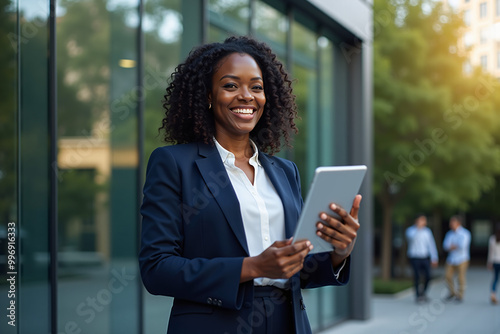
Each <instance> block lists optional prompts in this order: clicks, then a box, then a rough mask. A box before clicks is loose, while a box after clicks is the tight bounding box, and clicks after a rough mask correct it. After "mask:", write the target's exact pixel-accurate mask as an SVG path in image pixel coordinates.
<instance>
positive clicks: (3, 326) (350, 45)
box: [0, 0, 372, 334]
mask: <svg viewBox="0 0 500 334" xmlns="http://www.w3.org/2000/svg"><path fill="white" fill-rule="evenodd" d="M371 17H372V4H371V1H354V0H351V1H322V0H316V1H312V0H311V1H306V0H293V1H292V0H281V1H280V0H128V1H124V0H57V1H56V0H0V56H1V59H0V75H1V78H2V80H1V82H0V85H1V88H0V120H1V121H0V147H1V149H0V193H1V195H0V247H1V253H0V268H1V271H0V279H1V281H0V294H1V296H0V310H1V311H0V313H1V317H0V332H1V333H27V334H29V333H57V334H62V333H65V334H73V333H93V334H101V333H102V334H111V333H120V334H122V333H134V334H135V333H164V332H165V329H166V326H167V323H168V313H169V308H170V306H171V303H172V300H171V298H169V297H161V296H152V295H149V294H148V293H147V292H145V290H144V289H143V287H142V283H141V280H140V276H139V272H138V264H137V252H138V247H139V231H140V214H139V205H140V203H141V200H142V197H141V196H142V194H141V192H142V184H143V182H144V169H145V168H144V166H145V164H146V163H147V159H148V157H149V154H150V153H151V151H152V150H153V149H154V148H156V147H158V146H161V145H163V143H162V142H161V140H160V139H161V135H159V134H158V128H159V126H160V125H161V119H162V117H163V111H162V107H161V103H162V102H161V101H162V99H163V94H164V91H165V88H166V82H167V80H168V78H169V76H170V74H171V73H172V72H173V70H174V69H175V67H176V66H177V65H178V64H179V63H180V62H182V60H183V59H184V58H185V57H186V56H187V54H188V53H189V51H190V50H191V49H192V48H193V47H194V46H197V45H200V44H201V43H205V42H213V41H222V40H223V39H225V38H226V37H228V36H230V35H252V36H254V37H256V38H257V39H259V40H261V41H264V42H266V43H268V44H269V45H270V46H271V47H272V49H273V50H274V51H275V52H276V53H277V55H278V57H279V58H280V60H281V61H282V62H283V63H284V64H285V66H286V68H287V69H288V71H289V72H290V73H291V75H292V77H293V78H294V92H295V94H296V96H297V104H298V107H299V114H300V117H301V118H300V120H299V121H298V124H297V125H298V127H299V130H300V131H299V133H298V135H296V137H295V139H294V148H293V149H288V150H285V151H282V152H280V155H282V156H283V157H286V158H289V159H291V160H293V161H295V162H296V163H297V165H298V167H299V170H300V172H301V176H302V182H303V188H304V189H307V185H308V183H309V182H310V180H311V177H312V173H313V171H314V168H315V167H316V166H319V165H345V164H367V165H368V166H369V167H370V166H371V161H372V159H371V153H372V151H371V133H372V132H371V116H370V114H371V106H370V105H371V79H370V76H371V37H372V36H371V28H370V27H371V19H372V18H371ZM370 184H371V176H370V174H369V175H368V176H367V178H366V179H365V182H364V185H363V188H362V194H363V195H364V197H365V199H364V201H363V208H362V211H361V213H360V215H361V216H360V220H361V221H362V222H363V229H362V231H361V232H360V236H359V240H358V243H357V246H356V247H357V248H356V250H355V254H354V256H353V259H354V260H353V265H352V270H351V282H350V283H349V285H347V286H346V287H324V288H319V289H312V290H304V292H303V294H304V299H305V302H306V305H307V309H308V315H309V319H310V322H311V325H312V327H313V330H314V331H316V332H318V331H320V330H322V329H324V328H327V327H329V326H332V325H334V324H335V323H337V322H339V321H341V320H344V319H348V318H358V319H363V318H367V317H369V316H370V311H369V305H368V304H369V303H368V299H369V295H370V292H371V291H370V289H371V286H370V277H371V272H370V270H371V269H370V268H371V267H370V262H371V261H370V259H371V256H370V252H371V237H370V235H371V216H372V207H371V203H370V195H369V194H370V192H371V187H370ZM305 195H306V194H304V196H305ZM165 284H168V282H165Z"/></svg>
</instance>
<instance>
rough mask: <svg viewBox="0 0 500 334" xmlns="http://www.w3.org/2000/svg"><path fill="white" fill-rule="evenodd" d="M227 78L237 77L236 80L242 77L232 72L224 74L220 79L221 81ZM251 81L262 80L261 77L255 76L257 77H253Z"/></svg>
mask: <svg viewBox="0 0 500 334" xmlns="http://www.w3.org/2000/svg"><path fill="white" fill-rule="evenodd" d="M225 78H229V79H235V80H239V79H240V77H238V76H236V75H232V74H226V75H224V76H223V77H222V78H220V80H219V81H221V80H222V79H225ZM250 80H251V81H256V80H262V78H261V77H255V78H251V79H250Z"/></svg>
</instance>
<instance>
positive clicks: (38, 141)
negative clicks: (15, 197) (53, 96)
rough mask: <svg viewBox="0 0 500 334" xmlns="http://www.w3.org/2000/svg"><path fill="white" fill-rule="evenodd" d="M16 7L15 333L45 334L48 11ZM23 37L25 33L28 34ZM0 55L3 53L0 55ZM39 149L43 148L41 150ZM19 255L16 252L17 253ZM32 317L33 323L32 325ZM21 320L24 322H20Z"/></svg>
mask: <svg viewBox="0 0 500 334" xmlns="http://www.w3.org/2000/svg"><path fill="white" fill-rule="evenodd" d="M18 5H19V8H18V10H19V31H18V35H17V34H16V40H17V38H19V39H20V40H19V44H18V47H19V50H18V51H19V56H20V58H19V62H20V63H19V65H20V67H19V74H18V77H19V84H20V87H19V95H20V99H19V101H20V104H19V110H18V112H19V121H20V123H19V131H20V133H19V135H20V136H19V179H20V189H19V198H20V202H19V209H20V210H19V212H20V214H21V216H20V217H19V220H20V221H19V226H18V232H19V239H20V244H19V245H20V246H21V245H22V269H21V268H19V270H20V271H21V273H22V275H20V276H19V278H20V280H19V282H18V283H19V294H18V300H17V303H18V306H19V308H18V311H19V318H18V330H19V332H20V333H48V332H49V331H50V318H51V310H50V307H49V306H50V301H51V299H50V280H49V263H50V261H49V234H48V231H49V213H50V207H51V204H53V203H51V202H50V200H49V197H50V196H48V194H50V181H49V179H48V175H49V170H50V169H49V168H51V161H50V157H49V150H48V146H47V145H46V144H45V143H48V141H49V140H48V139H49V126H48V119H49V110H48V98H49V90H48V87H47V82H48V75H49V73H48V68H47V64H48V50H49V45H48V38H47V36H48V18H49V12H48V10H47V8H48V6H47V3H46V1H45V0H35V1H29V2H24V1H20V2H19V3H18ZM28 32H29V33H28ZM0 52H3V50H2V51H0ZM44 144H45V145H44ZM18 250H19V252H18V255H19V256H20V255H21V254H20V253H21V252H20V251H21V248H19V249H18ZM34 314H36V321H30V319H31V320H32V319H34V316H33V315H34ZM23 317H24V319H25V320H24V321H23V320H21V319H23Z"/></svg>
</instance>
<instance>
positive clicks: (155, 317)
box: [143, 0, 197, 333]
mask: <svg viewBox="0 0 500 334" xmlns="http://www.w3.org/2000/svg"><path fill="white" fill-rule="evenodd" d="M186 12H187V15H191V14H192V12H197V10H196V11H195V8H193V6H192V3H191V2H189V3H188V2H187V1H182V0H166V1H165V0H163V1H161V2H160V3H159V2H158V1H155V0H147V1H146V2H145V11H144V39H145V43H144V44H145V45H144V66H145V74H144V75H145V76H144V84H145V101H144V104H145V112H144V124H145V140H144V157H143V159H144V166H146V163H147V160H148V159H149V156H150V154H151V152H152V151H153V150H154V149H155V148H157V147H159V146H163V145H165V143H164V142H163V141H162V135H163V133H162V134H161V135H158V128H159V127H160V126H161V120H162V118H163V117H164V110H163V107H162V100H163V95H164V94H165V89H166V88H167V81H168V78H169V77H170V74H171V73H172V72H174V70H175V67H176V66H177V65H178V64H179V63H180V62H181V61H182V59H181V54H182V53H183V51H182V50H183V49H185V51H184V52H188V51H189V50H190V49H191V48H192V46H193V45H195V44H197V41H195V40H188V39H187V38H183V34H186V33H187V30H188V29H189V28H190V27H185V26H184V24H183V22H184V20H185V15H184V14H186ZM188 22H189V21H188ZM143 296H144V309H143V314H144V333H165V332H166V328H167V323H168V315H169V313H170V309H171V307H172V301H173V298H171V297H165V296H153V295H151V294H150V293H148V292H147V291H146V290H145V289H143Z"/></svg>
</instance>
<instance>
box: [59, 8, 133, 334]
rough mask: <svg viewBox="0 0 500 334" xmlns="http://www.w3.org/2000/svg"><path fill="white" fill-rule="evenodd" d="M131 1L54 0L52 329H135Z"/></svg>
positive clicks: (86, 331)
mask: <svg viewBox="0 0 500 334" xmlns="http://www.w3.org/2000/svg"><path fill="white" fill-rule="evenodd" d="M137 7H138V3H130V2H129V3H128V4H123V3H120V2H114V1H108V2H106V1H105V0H80V1H65V0H62V1H60V2H59V3H58V9H60V10H58V13H59V14H60V15H59V16H58V18H57V29H56V31H57V48H58V49H57V60H58V62H57V66H58V69H57V73H58V80H57V82H58V87H57V89H58V94H57V97H58V101H57V104H58V133H57V135H58V166H59V183H58V222H59V225H58V226H59V227H58V228H59V230H58V233H59V240H58V242H59V245H58V246H59V247H58V248H59V252H58V264H59V269H58V307H59V310H58V324H59V325H58V330H59V331H61V332H65V331H68V329H71V330H72V331H78V330H81V331H82V332H84V333H124V332H127V331H131V330H132V331H137V330H136V328H137V329H138V323H139V321H138V307H139V304H138V300H137V296H138V292H137V284H136V282H137V279H138V277H137V264H136V255H135V254H136V249H137V241H136V239H137V238H136V228H137V208H136V206H137V205H136V196H137V189H136V177H137V175H136V173H137V164H138V156H137V145H138V144H137V143H138V137H137V116H136V115H137V101H138V89H137V87H138V86H137V84H138V81H137V75H136V73H137V45H136V43H134V41H135V40H136V36H137V24H138V22H139V20H138V16H137Z"/></svg>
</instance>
